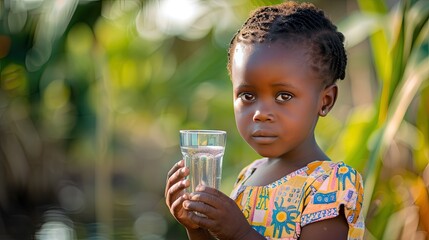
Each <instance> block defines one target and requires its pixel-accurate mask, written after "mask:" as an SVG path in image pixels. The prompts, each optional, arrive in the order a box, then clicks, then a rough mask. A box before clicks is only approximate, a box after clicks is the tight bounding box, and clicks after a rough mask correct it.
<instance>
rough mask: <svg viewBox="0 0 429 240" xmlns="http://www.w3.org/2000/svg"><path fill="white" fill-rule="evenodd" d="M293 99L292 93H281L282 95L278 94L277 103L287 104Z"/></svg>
mask: <svg viewBox="0 0 429 240" xmlns="http://www.w3.org/2000/svg"><path fill="white" fill-rule="evenodd" d="M292 97H293V96H292V94H290V93H286V92H281V93H279V94H277V97H276V101H277V102H287V101H289V100H291V99H292Z"/></svg>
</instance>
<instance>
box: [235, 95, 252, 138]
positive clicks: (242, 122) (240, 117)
mask: <svg viewBox="0 0 429 240" xmlns="http://www.w3.org/2000/svg"><path fill="white" fill-rule="evenodd" d="M234 115H235V123H236V125H237V128H238V131H239V132H240V134H242V133H243V131H244V130H245V129H246V126H247V125H248V124H249V123H248V121H249V117H248V116H247V115H248V113H247V112H246V111H245V109H244V108H243V107H242V106H241V104H240V103H237V102H235V103H234Z"/></svg>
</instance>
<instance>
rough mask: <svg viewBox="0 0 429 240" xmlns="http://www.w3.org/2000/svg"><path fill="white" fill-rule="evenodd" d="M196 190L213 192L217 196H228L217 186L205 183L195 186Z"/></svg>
mask: <svg viewBox="0 0 429 240" xmlns="http://www.w3.org/2000/svg"><path fill="white" fill-rule="evenodd" d="M195 191H197V192H206V193H208V194H212V195H215V196H217V197H221V196H226V195H225V194H223V193H222V192H221V191H219V190H217V189H216V188H212V187H209V186H205V185H198V186H197V187H196V188H195Z"/></svg>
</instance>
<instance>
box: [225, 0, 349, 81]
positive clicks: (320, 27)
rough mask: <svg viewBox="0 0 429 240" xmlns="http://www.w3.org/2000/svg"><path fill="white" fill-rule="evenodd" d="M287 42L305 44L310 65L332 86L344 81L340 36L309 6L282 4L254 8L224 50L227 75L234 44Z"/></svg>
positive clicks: (342, 39) (323, 17)
mask: <svg viewBox="0 0 429 240" xmlns="http://www.w3.org/2000/svg"><path fill="white" fill-rule="evenodd" d="M277 40H289V41H296V42H298V41H299V42H300V43H304V44H307V47H308V53H309V54H310V58H309V59H310V66H311V68H312V69H313V70H315V71H316V72H317V73H318V74H319V76H320V77H321V78H322V79H324V80H325V81H328V83H334V82H335V81H336V80H338V79H344V77H345V69H346V65H347V55H346V52H345V49H344V44H343V43H344V35H343V34H342V33H341V32H338V31H337V27H336V26H335V25H333V24H332V22H331V21H330V20H329V19H328V18H327V17H326V16H325V14H324V12H323V11H322V10H320V9H318V8H316V7H315V6H314V5H313V4H311V3H296V2H285V3H282V4H278V5H273V6H266V7H261V8H259V9H256V10H255V11H254V12H253V13H252V14H251V15H250V17H249V18H248V19H247V20H246V21H245V23H244V24H243V26H242V27H241V29H239V30H238V31H237V32H236V34H235V35H234V36H233V38H232V40H231V42H230V45H229V49H228V71H229V73H231V57H232V54H233V53H232V51H233V48H234V46H235V44H237V43H263V42H268V43H272V42H274V41H277Z"/></svg>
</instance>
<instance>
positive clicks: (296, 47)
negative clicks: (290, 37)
mask: <svg viewBox="0 0 429 240" xmlns="http://www.w3.org/2000/svg"><path fill="white" fill-rule="evenodd" d="M308 56H309V54H308V50H307V48H306V47H305V45H302V44H297V43H296V42H292V41H276V42H274V43H252V44H250V43H237V44H236V45H235V46H234V48H233V55H232V59H231V60H232V61H231V77H232V80H233V81H234V80H236V79H248V78H249V77H254V76H255V75H265V76H266V75H273V77H277V78H280V77H282V76H292V75H296V76H298V75H299V77H307V78H313V77H314V76H313V74H314V72H313V71H311V67H310V66H309V61H308ZM276 74H277V76H276Z"/></svg>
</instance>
